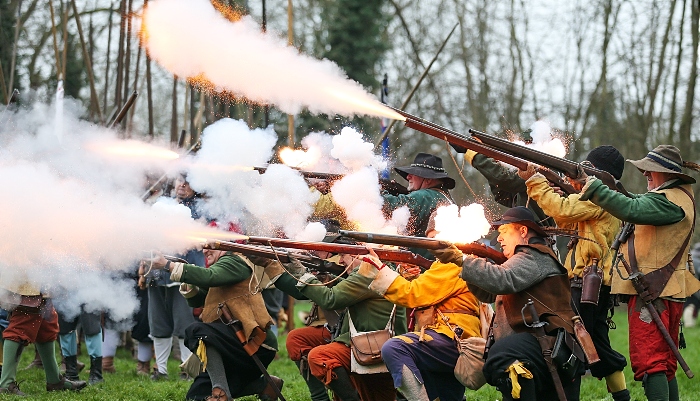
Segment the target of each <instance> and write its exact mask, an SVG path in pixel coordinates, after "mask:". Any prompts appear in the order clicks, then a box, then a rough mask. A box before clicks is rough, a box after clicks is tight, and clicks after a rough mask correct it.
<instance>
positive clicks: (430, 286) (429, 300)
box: [365, 261, 481, 338]
mask: <svg viewBox="0 0 700 401" xmlns="http://www.w3.org/2000/svg"><path fill="white" fill-rule="evenodd" d="M365 263H366V262H365ZM461 274H462V267H461V266H457V265H456V264H454V263H447V264H445V263H440V262H439V261H436V262H434V263H433V264H432V265H431V266H430V269H428V270H427V271H426V272H425V273H423V274H421V275H420V276H418V277H417V278H416V279H414V280H413V281H408V280H406V279H405V278H403V277H401V275H399V274H398V273H397V272H395V271H393V270H391V269H389V268H384V269H382V270H380V271H379V274H377V277H376V278H375V279H374V281H372V284H370V286H369V288H371V289H372V290H374V291H376V292H377V293H379V294H380V295H382V296H384V298H386V299H387V300H389V301H391V302H393V303H395V304H397V305H400V306H405V307H407V308H423V307H428V306H433V305H435V306H437V309H439V310H441V311H443V314H444V315H445V316H447V317H448V318H449V323H450V324H451V325H453V326H454V325H457V326H459V327H461V328H462V330H464V334H462V338H467V337H474V336H477V337H478V336H480V335H481V324H480V322H479V301H478V300H477V299H476V297H475V296H474V294H472V293H471V292H470V291H469V288H468V287H467V283H466V282H465V281H464V280H462V278H461V277H460V275H461ZM445 311H469V312H471V313H473V314H469V313H457V312H445ZM434 321H435V322H436V323H435V324H432V325H428V326H426V328H427V329H432V330H435V331H436V332H438V333H442V334H445V335H447V336H449V337H450V338H454V332H453V331H452V329H450V327H448V326H447V324H446V323H445V322H444V320H443V319H442V318H441V317H440V316H439V315H438V316H436V318H435V319H434Z"/></svg>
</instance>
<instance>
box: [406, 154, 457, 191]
mask: <svg viewBox="0 0 700 401" xmlns="http://www.w3.org/2000/svg"><path fill="white" fill-rule="evenodd" d="M394 171H396V173H398V174H399V175H400V176H401V177H403V178H404V179H406V180H407V179H408V178H407V177H408V175H409V174H411V175H415V176H418V177H421V178H428V179H436V180H442V182H443V183H444V185H443V186H444V187H445V188H447V189H452V188H454V187H455V180H453V179H452V178H450V177H449V176H448V175H447V172H446V171H445V169H444V168H443V167H442V159H441V158H439V157H437V156H433V155H431V154H429V153H418V154H417V155H416V158H415V159H414V160H413V163H411V165H410V166H406V167H394Z"/></svg>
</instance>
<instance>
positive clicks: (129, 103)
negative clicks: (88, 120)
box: [107, 91, 139, 128]
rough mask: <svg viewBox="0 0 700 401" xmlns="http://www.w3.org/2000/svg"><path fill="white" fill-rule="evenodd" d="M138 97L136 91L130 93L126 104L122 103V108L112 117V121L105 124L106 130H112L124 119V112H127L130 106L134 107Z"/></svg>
mask: <svg viewBox="0 0 700 401" xmlns="http://www.w3.org/2000/svg"><path fill="white" fill-rule="evenodd" d="M138 95H139V94H138V92H136V91H133V92H132V93H131V96H129V98H128V99H127V100H126V103H124V106H122V108H121V109H119V112H118V113H117V115H116V116H115V117H114V119H113V120H112V121H111V122H110V123H108V124H107V128H112V127H114V126H115V125H117V124H119V123H121V122H122V120H123V119H124V117H126V112H128V111H129V109H130V108H131V106H133V105H134V102H136V98H137V97H138Z"/></svg>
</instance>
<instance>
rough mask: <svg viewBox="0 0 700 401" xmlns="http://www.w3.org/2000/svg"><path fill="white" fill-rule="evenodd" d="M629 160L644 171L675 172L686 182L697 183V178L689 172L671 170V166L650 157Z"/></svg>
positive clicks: (675, 174) (674, 173)
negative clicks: (665, 165) (668, 166)
mask: <svg viewBox="0 0 700 401" xmlns="http://www.w3.org/2000/svg"><path fill="white" fill-rule="evenodd" d="M627 161H628V162H629V163H631V164H632V165H633V166H634V167H637V168H638V169H640V170H642V171H653V172H655V173H668V174H673V175H674V176H676V177H678V179H680V180H681V181H683V182H685V183H686V184H695V178H693V177H691V176H689V175H688V174H683V173H679V172H677V171H674V170H671V169H670V168H666V167H664V166H662V165H660V164H659V163H657V162H655V161H654V160H652V159H650V158H648V157H645V158H643V159H640V160H630V159H627Z"/></svg>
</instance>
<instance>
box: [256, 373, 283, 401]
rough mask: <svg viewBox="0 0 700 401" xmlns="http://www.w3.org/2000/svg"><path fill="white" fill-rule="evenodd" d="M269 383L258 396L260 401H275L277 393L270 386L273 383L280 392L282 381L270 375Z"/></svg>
mask: <svg viewBox="0 0 700 401" xmlns="http://www.w3.org/2000/svg"><path fill="white" fill-rule="evenodd" d="M270 379H272V380H271V381H269V382H268V383H267V386H265V389H264V390H263V391H262V392H261V393H260V394H258V397H259V398H260V401H277V400H278V397H277V392H276V391H275V389H274V388H273V387H272V384H273V383H274V384H275V386H276V387H277V389H278V390H280V391H282V386H283V385H284V380H282V379H280V378H279V377H277V376H272V375H270Z"/></svg>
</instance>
